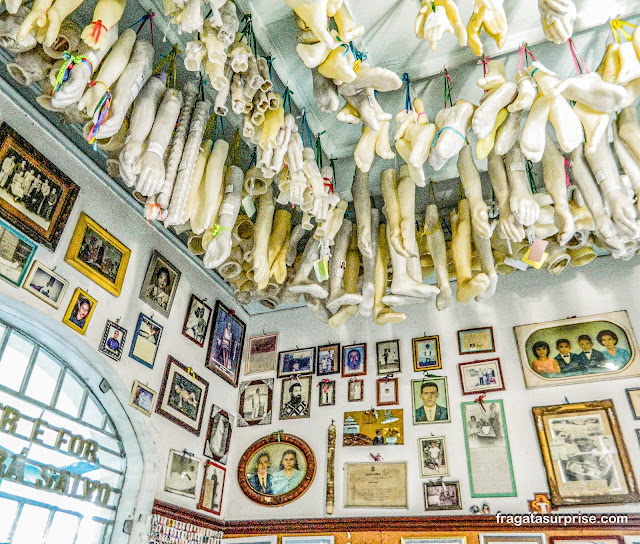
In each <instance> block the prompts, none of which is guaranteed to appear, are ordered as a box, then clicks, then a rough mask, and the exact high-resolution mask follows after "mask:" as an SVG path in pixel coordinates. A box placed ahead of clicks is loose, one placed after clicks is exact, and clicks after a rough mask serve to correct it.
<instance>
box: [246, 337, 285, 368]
mask: <svg viewBox="0 0 640 544" xmlns="http://www.w3.org/2000/svg"><path fill="white" fill-rule="evenodd" d="M277 364H278V335H277V334H263V335H261V336H252V337H251V338H249V356H248V357H247V360H246V362H245V365H244V375H245V376H249V375H251V374H262V373H266V372H274V371H275V369H276V365H277Z"/></svg>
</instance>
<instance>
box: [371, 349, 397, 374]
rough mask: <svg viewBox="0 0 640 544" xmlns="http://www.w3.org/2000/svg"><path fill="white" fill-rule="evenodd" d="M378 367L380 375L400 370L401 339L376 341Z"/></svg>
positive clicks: (395, 372)
mask: <svg viewBox="0 0 640 544" xmlns="http://www.w3.org/2000/svg"><path fill="white" fill-rule="evenodd" d="M376 368H377V371H378V376H384V375H385V374H398V373H399V372H400V340H386V341H384V342H377V343H376Z"/></svg>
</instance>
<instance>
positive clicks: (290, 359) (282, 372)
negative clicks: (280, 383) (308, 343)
mask: <svg viewBox="0 0 640 544" xmlns="http://www.w3.org/2000/svg"><path fill="white" fill-rule="evenodd" d="M315 358H316V348H305V349H292V350H289V351H281V352H280V354H279V356H278V378H286V377H287V376H294V375H296V374H313V363H314V361H315Z"/></svg>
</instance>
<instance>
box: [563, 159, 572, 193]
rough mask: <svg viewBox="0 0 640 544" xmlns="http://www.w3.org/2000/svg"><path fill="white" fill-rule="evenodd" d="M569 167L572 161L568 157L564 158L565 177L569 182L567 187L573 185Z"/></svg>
mask: <svg viewBox="0 0 640 544" xmlns="http://www.w3.org/2000/svg"><path fill="white" fill-rule="evenodd" d="M569 168H571V162H570V161H569V159H567V157H565V158H564V177H565V181H566V182H567V187H570V186H571V179H570V178H569Z"/></svg>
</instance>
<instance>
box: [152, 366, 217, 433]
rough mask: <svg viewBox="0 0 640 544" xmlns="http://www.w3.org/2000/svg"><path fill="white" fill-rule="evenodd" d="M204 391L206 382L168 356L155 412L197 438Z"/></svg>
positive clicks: (200, 425)
mask: <svg viewBox="0 0 640 544" xmlns="http://www.w3.org/2000/svg"><path fill="white" fill-rule="evenodd" d="M208 390H209V382H207V381H206V380H204V379H203V378H201V377H200V376H199V375H198V374H196V373H195V372H194V371H193V369H191V368H189V367H187V366H186V365H183V364H182V363H181V362H180V361H178V360H177V359H174V358H173V357H172V356H171V355H169V357H168V358H167V366H166V367H165V370H164V376H163V378H162V387H161V388H160V397H159V402H158V404H157V406H156V412H157V413H158V414H160V415H161V416H163V417H166V418H167V419H168V420H169V421H173V422H174V423H175V424H176V425H179V426H180V427H182V428H183V429H185V430H187V431H189V432H190V433H192V434H195V435H196V436H200V430H201V428H202V419H203V418H204V407H205V405H206V403H207V392H208Z"/></svg>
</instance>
